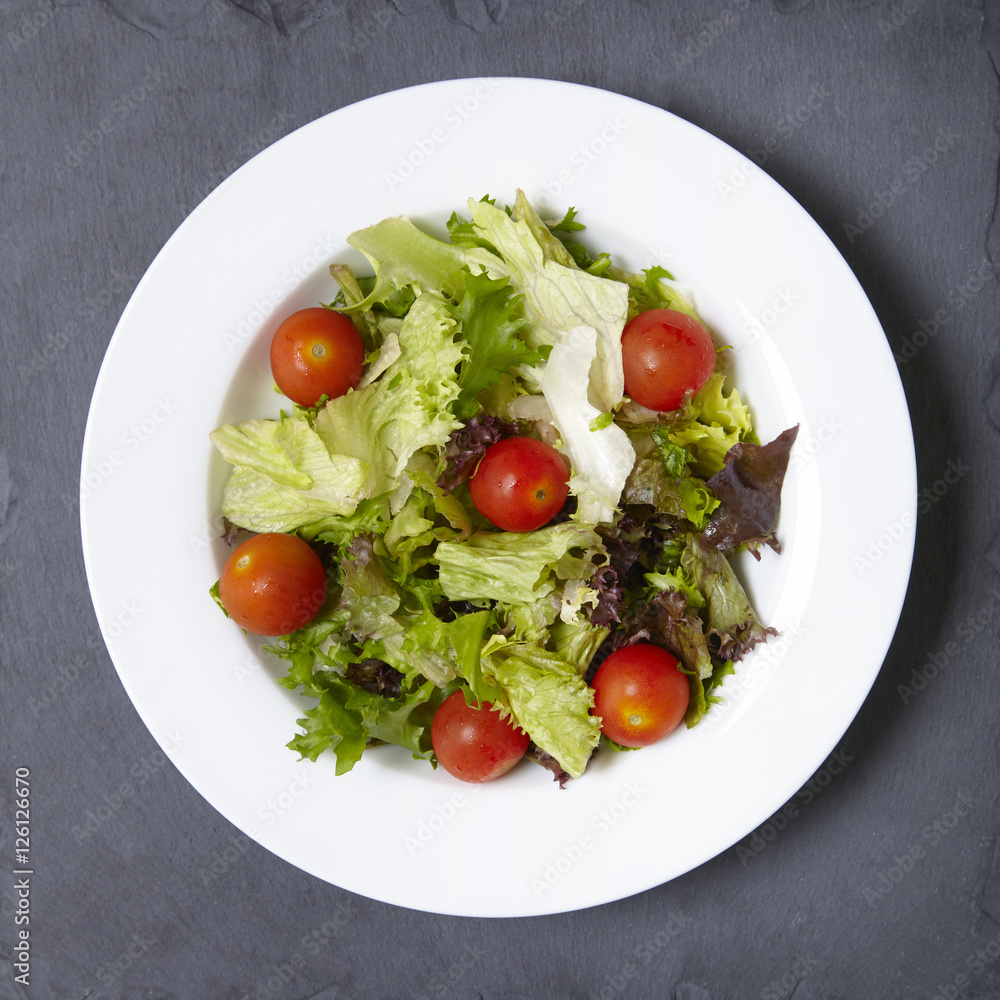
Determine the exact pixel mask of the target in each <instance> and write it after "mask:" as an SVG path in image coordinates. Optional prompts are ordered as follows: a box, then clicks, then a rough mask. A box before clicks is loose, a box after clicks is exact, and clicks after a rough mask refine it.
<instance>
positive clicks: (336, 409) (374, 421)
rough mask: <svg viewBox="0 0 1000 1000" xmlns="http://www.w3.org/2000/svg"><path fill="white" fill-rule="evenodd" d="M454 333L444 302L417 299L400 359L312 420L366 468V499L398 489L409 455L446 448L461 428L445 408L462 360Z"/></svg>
mask: <svg viewBox="0 0 1000 1000" xmlns="http://www.w3.org/2000/svg"><path fill="white" fill-rule="evenodd" d="M454 334H455V320H454V319H453V318H452V316H451V314H450V312H449V311H448V308H447V307H446V305H445V303H444V301H443V300H442V299H441V298H440V297H439V296H436V295H431V294H426V293H425V294H423V295H419V296H418V297H417V299H416V301H415V302H414V303H413V305H412V306H411V308H410V311H409V312H408V313H407V314H406V318H405V319H404V320H403V325H402V326H401V327H400V330H399V346H400V355H399V357H398V358H397V359H396V360H395V361H393V362H392V364H390V365H389V367H388V368H387V369H386V371H385V372H384V374H383V375H382V378H381V379H380V380H379V381H378V382H376V383H374V384H372V385H369V386H367V387H366V388H364V389H360V390H356V391H354V392H348V393H346V394H345V395H343V396H338V397H337V398H336V399H332V400H330V402H329V403H327V405H326V406H325V407H324V408H323V409H322V410H321V411H320V412H319V414H318V415H317V417H316V431H317V433H318V434H319V435H320V437H321V438H322V439H323V441H324V443H325V444H326V446H327V448H328V450H329V451H330V453H331V454H333V455H346V456H349V457H350V458H353V459H355V460H356V461H357V462H359V463H360V464H361V467H362V468H363V469H364V470H365V483H364V494H365V495H366V496H378V495H380V494H382V493H387V492H391V491H393V490H396V489H397V487H399V485H400V482H401V477H402V475H403V473H404V471H405V469H406V465H407V463H408V462H409V460H410V458H411V456H412V455H413V454H414V452H416V451H417V450H419V449H421V448H424V447H427V446H429V445H438V446H442V447H443V446H444V444H445V442H446V441H447V440H448V436H449V435H450V434H451V432H452V431H453V430H454V429H455V428H456V427H458V426H460V424H459V421H458V420H456V419H455V417H454V416H453V415H452V413H451V411H450V410H449V409H448V405H449V404H450V403H451V402H452V401H453V400H454V399H456V398H457V397H458V394H459V387H458V382H457V381H456V375H455V367H456V365H457V364H458V362H459V361H460V360H461V358H462V357H463V347H462V345H461V344H460V343H458V342H456V341H455V339H454ZM387 390H390V391H387ZM408 492H409V491H408V489H407V490H406V493H407V494H408ZM405 499H406V497H405V495H404V496H402V497H401V498H400V499H399V502H398V504H396V503H395V502H394V508H395V509H397V510H398V509H399V507H401V506H402V503H403V502H404V501H405Z"/></svg>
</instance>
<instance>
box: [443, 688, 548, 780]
mask: <svg viewBox="0 0 1000 1000" xmlns="http://www.w3.org/2000/svg"><path fill="white" fill-rule="evenodd" d="M529 742H530V741H529V739H528V734H527V733H526V732H524V730H523V729H515V728H514V726H513V725H512V724H511V720H510V717H509V716H508V717H507V718H506V719H501V718H500V713H499V712H494V711H493V706H492V705H490V703H489V702H483V704H482V706H481V707H480V708H476V707H474V706H472V705H467V704H466V703H465V695H464V694H463V692H461V691H455V692H454V693H453V694H450V695H448V697H447V698H445V700H444V701H443V702H441V705H440V707H439V708H438V710H437V711H436V712H435V713H434V721H433V722H432V723H431V745H432V746H433V747H434V753H435V754H436V755H437V759H438V763H439V764H440V765H441V766H442V767H443V768H444V769H445V770H446V771H447V772H448V773H449V774H450V775H453V776H454V777H456V778H461V780H462V781H492V780H493V779H494V778H499V777H500V775H501V774H506V772H507V771H509V770H510V769H511V768H512V767H513V766H514V765H515V764H516V763H517V762H518V761H519V760H520V759H521V758H522V757H523V756H524V752H525V750H527V749H528V743H529Z"/></svg>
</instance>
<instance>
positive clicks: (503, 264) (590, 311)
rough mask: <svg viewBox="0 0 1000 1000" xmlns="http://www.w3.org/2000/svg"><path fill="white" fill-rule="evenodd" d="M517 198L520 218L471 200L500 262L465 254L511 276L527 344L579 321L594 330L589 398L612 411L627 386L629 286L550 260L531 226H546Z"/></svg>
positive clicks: (554, 338) (557, 336)
mask: <svg viewBox="0 0 1000 1000" xmlns="http://www.w3.org/2000/svg"><path fill="white" fill-rule="evenodd" d="M519 197H520V198H522V202H521V205H522V217H520V218H514V217H512V216H509V215H507V213H506V212H504V211H503V210H502V209H499V208H497V207H496V206H495V205H491V204H489V203H488V202H482V201H478V202H477V201H472V200H470V202H469V209H470V211H471V213H472V222H473V226H474V228H475V230H476V232H477V233H478V234H479V235H480V236H481V237H482V238H483V239H485V240H487V241H488V242H489V243H490V244H491V245H492V246H493V247H495V248H496V251H497V253H498V254H499V255H500V258H502V260H498V258H497V257H495V256H494V255H493V254H490V253H489V252H488V251H485V250H478V251H477V250H470V251H469V252H468V256H469V258H470V259H471V260H473V261H476V262H478V263H480V264H481V265H482V266H483V267H484V268H486V269H487V270H488V271H489V272H490V274H491V275H493V276H499V275H501V274H509V275H510V278H511V284H512V286H513V288H514V290H515V291H516V292H520V293H521V294H523V296H524V315H525V318H526V320H527V323H526V324H525V328H524V333H523V336H524V339H525V340H526V341H527V343H528V346H529V347H533V348H538V347H541V346H542V345H545V344H549V345H554V344H557V343H559V342H560V341H561V340H562V339H563V336H564V334H565V333H566V332H567V331H568V330H572V329H573V328H574V327H577V326H581V325H586V326H589V327H592V328H593V329H594V330H595V331H596V334H597V350H596V356H595V357H594V359H593V361H592V364H591V367H590V380H589V383H590V391H589V396H590V399H591V402H592V403H593V404H594V406H595V407H596V408H597V412H598V413H604V412H607V411H610V410H612V409H614V407H615V406H617V405H618V403H620V402H621V399H622V394H623V392H624V387H625V375H624V370H623V368H622V351H621V334H622V329H623V328H624V326H625V317H626V314H627V312H628V291H627V288H626V286H625V285H623V284H621V283H620V282H615V281H607V280H606V279H604V278H598V277H595V276H594V275H592V274H588V273H587V272H586V271H583V270H581V269H580V268H578V267H576V266H575V264H574V265H573V266H568V265H567V264H565V263H560V262H559V261H557V260H555V259H553V257H552V254H553V247H552V246H550V245H547V244H546V245H543V244H542V243H539V241H538V238H537V237H536V235H535V232H534V231H533V225H534V227H535V229H537V226H538V225H539V224H541V225H544V224H542V223H541V222H540V220H538V221H537V222H536V221H535V219H532V223H533V225H530V224H529V223H528V221H526V218H525V217H524V216H525V215H526V214H527V208H530V206H527V202H526V200H523V196H522V195H520V193H519ZM524 206H527V207H526V208H525V207H524ZM553 240H554V242H555V243H556V244H558V245H559V246H560V247H561V246H562V244H561V243H559V241H558V240H555V239H554V237H553ZM547 251H548V255H547Z"/></svg>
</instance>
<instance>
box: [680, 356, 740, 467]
mask: <svg viewBox="0 0 1000 1000" xmlns="http://www.w3.org/2000/svg"><path fill="white" fill-rule="evenodd" d="M724 381H725V376H724V375H723V374H722V373H720V372H716V373H715V374H714V375H712V376H711V378H709V380H708V382H707V383H706V385H705V387H704V388H703V389H702V390H701V392H699V393H698V395H697V396H695V397H694V399H693V400H692V401H691V404H690V406H691V413H692V417H693V419H691V420H690V421H689V422H687V423H684V424H681V425H679V426H670V425H667V426H668V430H667V435H668V437H669V438H670V440H671V441H672V442H673V443H674V444H676V445H679V446H680V447H682V448H686V449H687V451H688V453H689V454H690V456H691V467H692V471H693V472H695V473H697V474H698V475H699V476H703V477H706V478H707V477H708V476H712V475H714V474H715V473H716V472H718V471H719V470H720V469H722V468H723V466H724V465H725V461H726V453H727V452H728V451H729V449H730V448H732V447H733V445H735V444H739V442H740V441H754V440H756V438H755V435H754V433H753V427H752V425H751V420H750V411H749V409H748V408H747V407H746V406H745V405H744V403H743V400H742V399H741V397H740V393H739V390H738V389H733V390H732V391H731V392H730V393H729V395H728V396H727V395H724V394H723V391H722V390H723V385H724Z"/></svg>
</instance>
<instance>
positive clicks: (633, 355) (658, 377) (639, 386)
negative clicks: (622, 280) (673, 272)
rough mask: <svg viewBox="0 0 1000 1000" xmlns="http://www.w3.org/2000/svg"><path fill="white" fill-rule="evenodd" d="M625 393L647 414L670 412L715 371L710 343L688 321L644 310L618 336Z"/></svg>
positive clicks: (707, 335) (706, 335) (705, 333)
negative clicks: (645, 407)
mask: <svg viewBox="0 0 1000 1000" xmlns="http://www.w3.org/2000/svg"><path fill="white" fill-rule="evenodd" d="M622 363H623V365H624V367H625V392H626V394H627V395H629V396H631V397H632V399H634V400H635V401H636V402H637V403H641V404H642V405H643V406H648V407H649V409H651V410H676V409H677V408H678V407H679V406H680V405H681V403H683V402H684V396H685V394H686V393H688V392H690V393H692V394H694V393H697V392H698V391H699V390H700V389H702V387H703V386H704V385H705V383H706V382H707V381H708V379H709V376H710V375H711V374H712V372H713V371H714V370H715V342H714V341H713V340H712V336H711V334H710V333H709V332H708V331H707V330H706V329H705V328H704V327H703V326H702V325H701V324H700V323H697V322H695V320H693V319H691V317H690V316H688V315H686V314H685V313H682V312H677V310H675V309H650V310H649V311H648V312H644V313H639V315H638V316H636V317H634V318H633V319H630V320H629V321H628V323H626V324H625V329H624V331H623V332H622Z"/></svg>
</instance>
